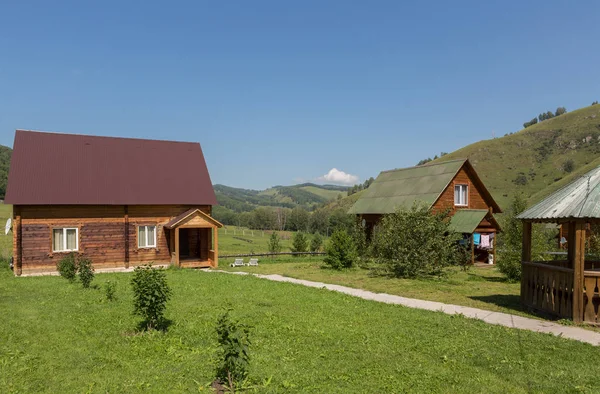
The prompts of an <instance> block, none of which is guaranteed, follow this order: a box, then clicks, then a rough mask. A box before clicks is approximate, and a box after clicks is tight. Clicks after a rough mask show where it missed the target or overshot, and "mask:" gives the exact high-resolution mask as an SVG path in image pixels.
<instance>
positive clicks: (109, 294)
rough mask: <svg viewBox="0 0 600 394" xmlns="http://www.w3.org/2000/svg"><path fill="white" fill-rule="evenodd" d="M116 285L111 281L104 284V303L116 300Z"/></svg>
mask: <svg viewBox="0 0 600 394" xmlns="http://www.w3.org/2000/svg"><path fill="white" fill-rule="evenodd" d="M116 293H117V283H116V282H113V281H112V280H109V281H106V282H104V297H105V298H106V301H114V300H116V299H117V296H116Z"/></svg>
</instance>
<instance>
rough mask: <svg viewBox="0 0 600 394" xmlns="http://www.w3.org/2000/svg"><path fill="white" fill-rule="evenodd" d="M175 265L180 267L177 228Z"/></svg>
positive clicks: (177, 232)
mask: <svg viewBox="0 0 600 394" xmlns="http://www.w3.org/2000/svg"><path fill="white" fill-rule="evenodd" d="M175 265H176V266H178V267H181V263H180V262H179V227H177V228H175Z"/></svg>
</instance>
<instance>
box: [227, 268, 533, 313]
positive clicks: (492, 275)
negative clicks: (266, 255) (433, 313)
mask: <svg viewBox="0 0 600 394" xmlns="http://www.w3.org/2000/svg"><path fill="white" fill-rule="evenodd" d="M294 259H296V261H294ZM298 259H301V260H300V262H299V261H298ZM260 262H261V264H260V265H259V266H258V267H243V268H230V267H225V266H222V267H220V268H222V269H226V270H232V271H238V270H241V271H248V272H255V273H261V274H280V275H284V276H288V277H291V278H297V279H307V280H312V281H317V282H325V283H331V284H338V285H344V286H348V287H353V288H358V289H365V290H370V291H374V292H377V293H388V294H395V295H400V296H404V297H411V298H418V299H421V300H430V301H439V302H444V303H448V304H457V305H464V306H470V307H474V308H481V309H487V310H491V311H499V312H506V313H512V314H518V315H521V316H529V317H531V315H530V314H528V313H527V312H526V311H524V310H523V309H522V308H521V305H520V300H519V294H520V287H521V285H520V284H519V283H510V282H507V281H506V280H505V279H504V277H503V276H502V274H500V273H499V272H498V271H497V269H496V268H495V267H490V268H488V267H486V268H478V267H474V268H471V269H470V270H469V271H467V272H463V271H461V270H459V269H458V268H454V269H450V270H449V271H448V276H447V277H444V278H440V279H395V278H387V277H381V276H372V275H370V273H369V271H368V270H366V269H360V268H355V269H348V270H341V271H337V270H332V269H328V268H323V263H322V258H319V257H314V258H312V261H310V262H307V261H306V259H304V258H293V257H292V258H290V259H288V260H287V262H282V261H277V262H275V263H271V261H270V260H268V259H264V260H261V261H260Z"/></svg>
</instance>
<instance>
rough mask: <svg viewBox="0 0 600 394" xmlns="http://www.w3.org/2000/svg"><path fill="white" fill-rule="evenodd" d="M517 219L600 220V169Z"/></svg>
mask: <svg viewBox="0 0 600 394" xmlns="http://www.w3.org/2000/svg"><path fill="white" fill-rule="evenodd" d="M517 218H519V219H522V220H531V221H536V220H538V221H558V220H561V219H600V167H597V168H595V169H594V170H592V171H590V172H588V173H587V174H585V175H582V176H581V177H579V178H577V179H576V180H575V181H573V182H571V183H570V184H568V185H567V186H565V187H563V188H562V189H560V190H558V191H556V192H554V193H553V194H551V195H549V196H548V197H546V198H545V199H544V200H542V201H540V202H539V203H537V204H536V205H534V206H532V207H531V208H529V209H527V210H525V211H524V212H522V213H521V214H520V215H519V216H517Z"/></svg>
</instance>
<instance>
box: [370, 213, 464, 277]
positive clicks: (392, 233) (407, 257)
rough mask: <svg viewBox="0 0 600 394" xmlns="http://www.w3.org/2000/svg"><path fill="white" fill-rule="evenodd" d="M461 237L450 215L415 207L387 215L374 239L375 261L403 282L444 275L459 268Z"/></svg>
mask: <svg viewBox="0 0 600 394" xmlns="http://www.w3.org/2000/svg"><path fill="white" fill-rule="evenodd" d="M459 238H460V236H459V235H458V234H456V233H454V232H453V231H452V230H451V229H450V220H449V217H448V213H447V212H444V213H433V212H431V211H430V210H429V208H428V207H426V206H418V205H415V206H413V207H412V208H411V209H410V210H402V209H401V210H398V211H396V212H395V213H393V214H390V215H385V216H384V217H383V219H382V220H381V223H380V225H379V226H378V229H377V231H376V232H375V234H374V236H373V251H372V253H373V257H374V259H375V263H376V264H377V266H378V267H379V268H380V269H379V271H380V272H382V273H383V274H386V275H392V276H394V277H402V278H414V277H418V276H429V275H438V276H439V275H441V274H443V270H444V268H446V267H448V266H450V265H458V264H459V258H460V254H459V253H458V248H459V247H460V246H458V240H459Z"/></svg>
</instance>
